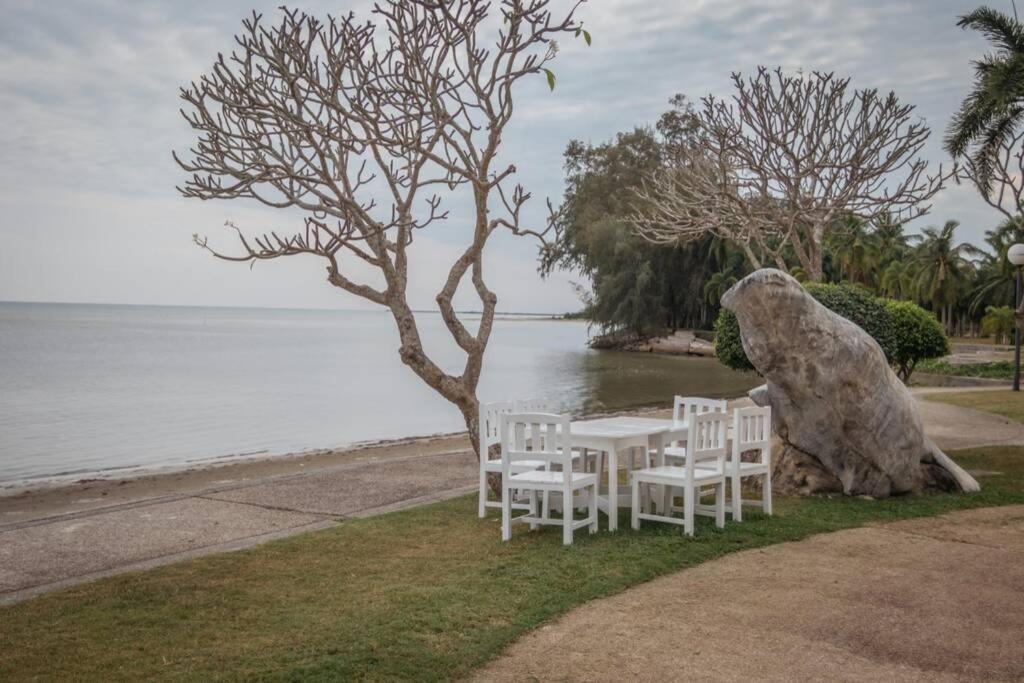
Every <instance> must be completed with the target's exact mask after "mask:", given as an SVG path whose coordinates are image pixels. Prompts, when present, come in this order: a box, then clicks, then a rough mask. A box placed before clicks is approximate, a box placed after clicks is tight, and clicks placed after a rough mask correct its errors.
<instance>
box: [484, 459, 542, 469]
mask: <svg viewBox="0 0 1024 683" xmlns="http://www.w3.org/2000/svg"><path fill="white" fill-rule="evenodd" d="M547 464H548V462H547V461H546V460H516V461H515V462H514V463H512V467H511V470H512V471H513V472H531V471H533V470H538V469H540V468H542V467H544V466H545V465H547ZM484 469H485V470H487V471H488V472H501V460H488V461H487V462H485V463H484Z"/></svg>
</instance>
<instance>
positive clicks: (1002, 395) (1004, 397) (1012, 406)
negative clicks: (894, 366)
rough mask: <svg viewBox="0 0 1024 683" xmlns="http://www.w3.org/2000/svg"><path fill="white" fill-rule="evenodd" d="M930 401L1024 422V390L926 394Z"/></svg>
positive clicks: (926, 398) (925, 397) (925, 396)
mask: <svg viewBox="0 0 1024 683" xmlns="http://www.w3.org/2000/svg"><path fill="white" fill-rule="evenodd" d="M921 398H924V399H925V400H928V401H938V402H939V403H949V404H950V405H954V406H960V407H961V408H973V409H974V410H983V411H985V412H988V413H995V414H996V415H1002V416H1003V417H1008V418H1010V419H1011V420H1016V421H1017V422H1024V392H1020V391H1009V390H1007V391H967V392H956V393H948V394H926V395H924V396H922V397H921Z"/></svg>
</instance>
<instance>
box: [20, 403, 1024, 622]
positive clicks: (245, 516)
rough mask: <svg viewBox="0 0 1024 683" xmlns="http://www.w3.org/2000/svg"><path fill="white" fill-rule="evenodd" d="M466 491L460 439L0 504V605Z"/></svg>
mask: <svg viewBox="0 0 1024 683" xmlns="http://www.w3.org/2000/svg"><path fill="white" fill-rule="evenodd" d="M946 391H948V390H946ZM922 412H923V416H924V419H925V423H926V427H927V431H928V433H929V434H931V435H932V436H933V438H935V440H936V442H937V443H938V444H939V446H940V447H942V448H946V449H955V448H964V447H967V446H973V445H980V444H979V443H978V439H977V437H976V436H972V435H978V434H983V435H984V439H982V441H983V442H984V443H999V444H1010V443H1022V444H1024V425H1020V424H1018V423H1016V422H1013V421H1010V420H1007V419H1005V418H1002V417H998V416H994V415H990V414H988V413H979V412H976V411H968V410H964V409H961V408H956V407H953V406H948V405H944V404H938V403H922ZM666 414H667V413H666ZM476 481H477V469H476V460H475V458H474V456H473V455H472V454H471V453H470V451H469V448H468V440H467V439H466V438H465V437H439V438H433V439H423V440H411V441H408V442H405V443H397V444H384V445H381V446H378V447H374V448H365V449H360V450H358V451H354V452H348V453H327V454H321V455H316V456H311V457H308V458H295V459H290V460H277V461H272V462H267V463H238V464H235V465H229V466H225V467H217V468H211V469H207V470H202V471H198V472H193V473H183V474H178V475H172V476H163V477H149V478H142V479H139V480H135V481H127V482H118V481H108V482H86V483H83V484H80V485H78V486H75V487H70V488H67V489H62V490H57V491H51V492H48V493H31V494H28V495H24V496H7V497H0V603H4V602H12V601H16V600H21V599H24V598H26V597H30V596H32V595H35V594H37V593H41V592H44V591H47V590H53V589H55V588H60V587H63V586H67V585H71V584H74V583H78V582H81V581H87V580H91V579H95V578H99V577H102V576H107V575H110V574H114V573H119V572H124V571H130V570H135V569H145V568H148V567H152V566H157V565H160V564H167V563H170V562H175V561H178V560H182V559H186V558H190V557H195V556H197V555H203V554H208V553H214V552H222V551H226V550H234V549H238V548H244V547H248V546H251V545H255V544H257V543H261V542H264V541H267V540H270V539H273V538H278V537H281V536H286V535H291V534H296V533H301V532H304V531H310V530H314V529H319V528H324V527H327V526H330V525H332V524H335V523H337V522H338V521H341V520H345V519H348V518H353V517H363V516H368V515H373V514H379V513H381V512H386V511H390V510H394V509H398V508H401V507H409V506H412V505H418V504H421V503H424V502H429V501H433V500H439V499H443V498H447V497H452V496H455V495H460V494H462V493H465V492H468V491H471V490H473V488H474V485H475V483H476Z"/></svg>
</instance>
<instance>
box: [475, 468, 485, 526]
mask: <svg viewBox="0 0 1024 683" xmlns="http://www.w3.org/2000/svg"><path fill="white" fill-rule="evenodd" d="M479 508H480V509H479V510H478V511H477V512H478V514H479V515H480V519H483V518H484V517H486V516H487V470H485V469H484V466H483V463H480V506H479Z"/></svg>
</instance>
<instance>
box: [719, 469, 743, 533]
mask: <svg viewBox="0 0 1024 683" xmlns="http://www.w3.org/2000/svg"><path fill="white" fill-rule="evenodd" d="M733 490H735V489H733ZM737 500H738V499H737ZM715 525H716V526H717V527H718V528H719V529H724V528H725V480H724V479H723V480H722V481H721V483H718V484H715Z"/></svg>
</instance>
